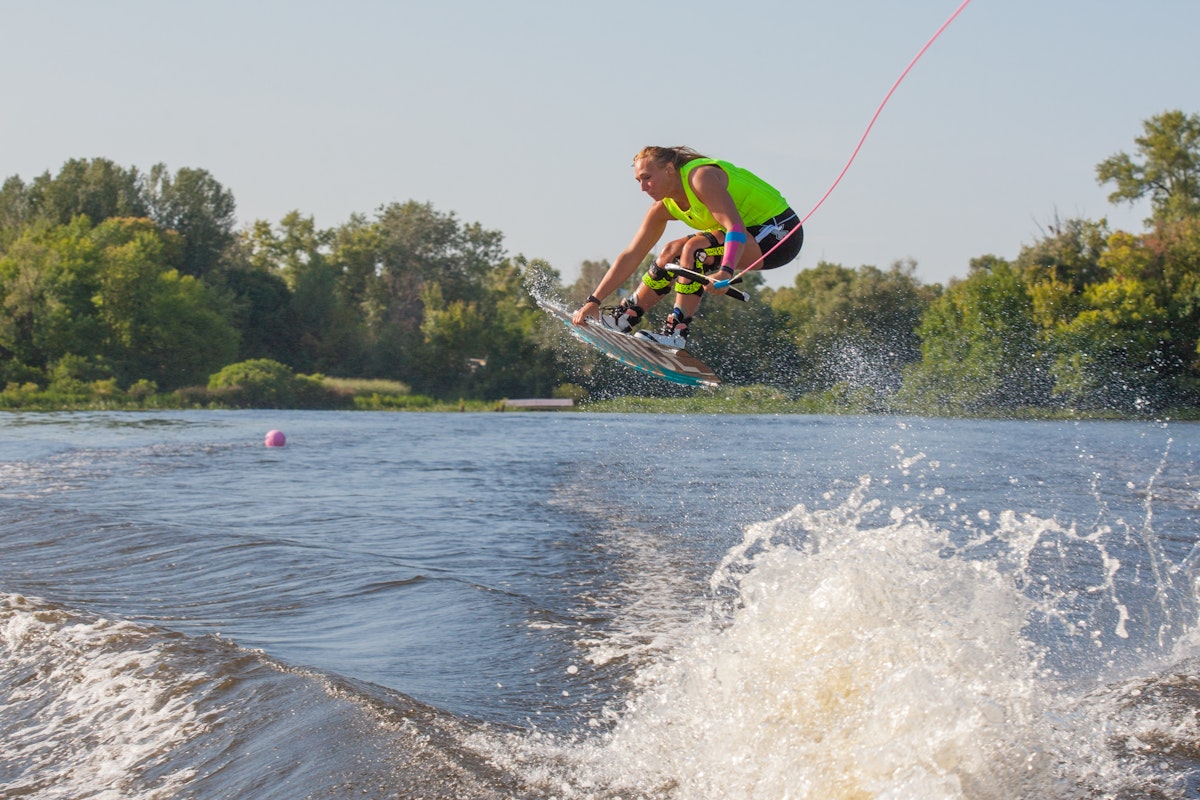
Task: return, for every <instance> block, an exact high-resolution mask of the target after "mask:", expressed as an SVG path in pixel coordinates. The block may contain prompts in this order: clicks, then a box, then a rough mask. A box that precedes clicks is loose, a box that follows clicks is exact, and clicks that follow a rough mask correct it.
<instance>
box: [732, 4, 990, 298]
mask: <svg viewBox="0 0 1200 800" xmlns="http://www.w3.org/2000/svg"><path fill="white" fill-rule="evenodd" d="M970 3H971V0H963V2H962V5H960V6H959V7H958V8H957V9H955V11H954V13H953V14H951V15H950V18H949V19H947V20H946V21H945V22H943V23H942V27H940V28H938V29H937V31H936V32H935V33H934V34H933V36H931V37H929V41H928V42H926V43H925V46H924V47H922V48H921V50H920V52H918V53H917V54H916V55H915V56H913V59H912V61H910V62H908V66H907V67H905V68H904V72H901V73H900V77H899V78H896V82H895V83H893V84H892V88H891V89H889V90H888V93H887V95H886V96H885V97H884V98H883V102H882V103H880V104H879V108H877V109H875V114H874V116H872V117H871V122H870V123H868V125H867V129H866V130H865V131H863V135H862V137H861V138H860V139H859V140H858V145H857V146H856V147H855V148H854V152H853V153H851V154H850V160H848V161H847V162H846V166H844V167H842V171H841V172H840V173H838V176H837V180H835V181H834V182H833V185H831V186H830V187H829V189H828V190H826V192H825V194H823V195H821V199H820V200H818V201H817V204H816V205H815V206H813V207H812V209H811V210H810V211H809V212H808V213H807V214H805V215H804V218H803V219H802V220H800V224H799V225H797V226H796V227H795V228H792V229H791V230H790V231H788V234H787V236H784V237H783V238H782V239H780V240H779V241H778V242H776V243H775V247H772V248H771V249H770V250H768V251H767V252H765V253H763V254H762V255H761V256H759V258H758V260H757V261H755V262H754V263H752V264H751V265H750V266H748V267H746V268H745V269H744V270H742V271H741V272H739V273H738V274H737V275H735V276H734V277H732V278H730V279H729V280H727V281H716V282H715V283H714V284H713V286H714V287H716V288H718V289H723V288H725V287H726V286H728V285H729V284H731V283H733V282H734V281H736V280H737V279H738V278H741V277H742V276H743V275H745V274H746V273H747V272H749V271H750V270H752V269H754V268H755V267H757V266H758V265H759V264H761V263H762V262H763V259H764V258H766V257H767V256H768V255H770V254H771V253H773V252H774V251H775V248H776V247H779V246H780V245H781V244H783V243H784V242H786V241H787V240H788V238H789V237H791V235H792V234H793V233H795V232H796V231H798V230H800V229H801V228H802V227H803V226H804V223H806V222H808V218H809V217H811V216H812V215H813V214H814V213H815V212H816V210H817V209H818V208H820V207H821V204H822V203H824V202H825V199H826V198H827V197H829V195H831V194H833V190H834V189H836V188H837V185H838V184H839V183H841V182H842V178H843V177H845V175H846V172H847V171H848V170H849V169H850V165H851V164H853V163H854V159H855V158H856V157H857V156H858V151H859V150H861V149H862V146H863V142H865V141H866V140H867V134H869V133H870V132H871V128H873V127H875V120H877V119H879V115H880V113H881V112H882V111H883V107H884V106H886V105H887V102H888V100H891V99H892V95H893V94H894V93H895V91H896V88H897V87H898V86H899V85H900V82H901V81H902V80H904V78H905V76H906V75H908V73H909V71H911V70H912V68H913V67H914V66H916V63H917V62H918V61H920V60H921V56H923V55H925V51H926V50H928V49H929V48H930V46H931V45H932V44H933V43H934V42H935V41H937V38H938V37H939V36H941V35H942V31H944V30H946V28H948V27H950V23H951V22H954V20H955V18H956V17H958V15H959V14H961V13H962V11H963V9H965V8H966V7H967V6H968V5H970Z"/></svg>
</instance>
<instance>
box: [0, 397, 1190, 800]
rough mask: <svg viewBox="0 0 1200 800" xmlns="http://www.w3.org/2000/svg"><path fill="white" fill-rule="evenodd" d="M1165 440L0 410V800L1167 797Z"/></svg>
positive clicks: (1137, 431) (1019, 426) (1033, 428)
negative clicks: (281, 435) (275, 435)
mask: <svg viewBox="0 0 1200 800" xmlns="http://www.w3.org/2000/svg"><path fill="white" fill-rule="evenodd" d="M271 429H279V430H282V431H284V432H285V433H286V434H287V437H288V442H287V446H286V447H283V448H267V447H265V446H264V444H263V436H264V434H265V433H266V432H267V431H268V430H271ZM1197 431H1200V428H1197V427H1196V426H1194V425H1190V424H1179V423H1161V422H1160V423H1149V422H1138V423H1132V422H1131V423H1114V422H1088V423H1065V422H1064V423H1048V422H1005V421H964V420H920V419H897V418H858V417H846V418H841V417H805V416H787V417H775V416H733V415H730V416H673V415H617V414H614V415H599V414H587V413H550V414H538V413H515V414H494V413H493V414H416V413H413V414H387V413H378V414H376V413H333V412H322V413H313V412H171V413H139V414H126V413H93V414H39V415H33V414H14V415H5V416H0V508H2V509H3V514H2V515H0V545H2V548H3V549H2V551H0V552H2V553H3V555H2V556H0V644H2V646H3V648H4V651H3V655H4V660H3V667H2V668H0V735H2V737H3V741H4V742H5V748H4V749H3V752H2V753H0V797H44V798H90V797H104V798H225V797H255V798H305V797H312V798H318V797H322V798H324V797H328V798H335V797H349V796H358V797H380V798H383V797H464V798H474V797H479V798H490V797H529V798H548V797H563V798H567V797H579V798H615V797H624V798H630V797H653V798H732V797H738V798H742V797H762V798H774V797H803V798H838V797H845V798H865V797H894V798H907V797H912V798H940V797H945V798H992V797H995V798H1018V797H1019V798H1046V797H1063V798H1073V797H1080V798H1084V797H1086V798H1094V797H1113V798H1126V797H1129V798H1132V797H1197V796H1200V789H1198V787H1200V761H1197V756H1198V755H1200V716H1198V715H1200V705H1198V699H1200V666H1198V664H1197V662H1196V660H1195V659H1196V656H1197V644H1196V637H1195V634H1196V629H1197V626H1196V621H1197V620H1196V616H1197V613H1196V585H1195V577H1196V576H1195V567H1196V561H1197V559H1198V556H1197V555H1196V553H1195V552H1194V549H1193V548H1194V546H1195V544H1196V541H1197V533H1198V525H1197V514H1198V509H1200V470H1198V469H1197V466H1196V451H1197V446H1198V443H1200V437H1198V436H1197Z"/></svg>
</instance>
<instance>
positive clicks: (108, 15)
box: [0, 0, 1200, 286]
mask: <svg viewBox="0 0 1200 800" xmlns="http://www.w3.org/2000/svg"><path fill="white" fill-rule="evenodd" d="M960 4H961V0H822V1H821V2H812V1H811V0H784V1H777V0H757V1H756V2H753V3H736V4H735V3H730V2H724V3H722V2H714V1H713V0H690V1H689V2H660V0H598V1H597V2H574V0H544V1H543V0H508V1H507V2H496V1H495V0H436V2H433V1H432V0H430V1H428V2H408V1H407V0H394V1H393V2H383V1H382V0H376V1H374V2H371V1H369V0H338V2H312V1H309V0H289V2H267V1H262V2H259V1H257V0H205V1H204V2H200V0H194V1H188V2H185V1H184V0H109V1H108V2H100V1H99V0H87V1H86V2H84V1H76V2H67V1H66V0H41V2H38V3H31V2H28V0H19V1H16V0H0V31H2V33H0V36H2V37H3V40H2V41H3V44H2V46H0V71H2V74H3V75H4V76H5V80H4V82H3V84H2V85H0V179H3V178H7V177H10V176H13V175H18V176H20V177H21V178H22V179H23V180H25V181H27V182H28V181H30V180H32V179H33V178H35V177H37V176H38V175H41V174H42V173H45V172H47V171H49V172H51V173H57V171H58V170H59V169H60V168H61V166H62V165H63V163H64V162H66V161H67V160H68V159H71V158H96V157H103V158H108V159H111V160H113V161H114V162H116V163H118V164H120V165H122V166H126V167H130V166H132V167H137V168H138V169H139V170H142V171H146V170H148V169H149V168H150V167H151V166H153V165H154V164H156V163H164V164H166V165H167V166H168V167H169V168H170V169H171V170H176V169H179V168H181V167H194V168H200V169H205V170H208V171H209V172H210V173H211V174H212V175H213V177H215V178H216V179H217V180H218V181H219V182H220V183H221V184H222V185H223V186H225V187H226V188H227V189H229V190H230V191H231V192H233V195H234V197H235V198H236V200H237V206H238V218H239V222H240V223H241V224H244V225H248V224H250V223H252V222H254V221H255V220H260V219H265V220H269V221H272V222H278V221H279V220H280V219H282V218H283V217H284V216H285V215H286V214H288V213H289V212H291V211H293V210H296V211H299V212H300V213H301V214H303V215H305V216H311V217H313V218H314V219H315V221H316V223H317V225H318V226H320V227H335V226H338V225H341V224H343V223H345V222H346V221H348V220H349V219H350V216H351V215H352V214H364V215H367V216H368V217H370V216H372V215H373V214H374V213H375V212H376V211H378V210H379V209H380V208H381V207H383V206H386V205H388V204H391V203H394V202H406V201H408V200H416V201H418V202H422V203H425V202H428V203H430V204H432V206H433V207H434V208H435V209H436V210H438V211H439V212H442V213H452V214H454V215H455V217H456V218H457V219H458V220H460V221H461V222H464V223H476V222H477V223H479V224H480V225H481V226H482V227H483V228H485V229H487V230H493V231H500V232H501V233H503V235H504V243H505V248H506V250H507V252H508V253H509V254H510V255H514V256H515V255H523V256H525V257H526V258H529V259H534V258H540V259H545V260H546V261H548V262H549V263H550V264H551V265H552V266H553V267H554V268H555V269H557V270H558V271H559V272H560V274H561V275H562V276H563V278H564V281H566V282H571V281H573V280H574V279H575V277H577V276H578V270H579V265H580V264H581V263H582V262H583V261H585V260H600V259H609V260H610V261H611V260H612V259H614V258H615V257H616V255H617V254H618V253H619V252H620V251H621V250H622V249H623V248H624V246H625V245H626V244H628V242H629V240H630V239H631V238H632V236H633V234H634V232H635V230H636V228H637V226H638V224H639V222H640V221H641V218H642V215H643V214H644V213H645V210H646V208H647V207H648V203H649V200H648V198H646V197H645V196H644V195H643V194H641V192H640V191H639V190H638V187H637V184H636V183H635V181H634V179H633V170H632V168H631V161H632V157H633V155H634V153H636V152H637V151H638V150H640V149H641V148H642V147H643V146H644V145H648V144H657V145H678V144H687V145H690V146H692V147H694V148H695V149H697V150H699V151H700V152H703V153H705V154H707V155H710V156H713V157H718V158H722V159H725V160H728V161H732V162H734V163H736V164H738V165H739V166H743V167H746V168H748V169H750V170H752V171H754V172H756V173H758V174H759V175H761V176H762V177H764V178H765V179H767V180H768V181H769V182H770V183H772V184H774V185H775V186H776V187H777V188H779V189H780V190H781V191H782V192H783V193H784V195H785V196H786V197H787V198H788V199H789V201H790V202H791V204H792V206H793V207H794V208H795V209H796V211H797V212H799V214H800V215H801V216H802V217H803V216H805V215H806V214H808V213H809V212H810V211H811V210H812V209H813V208H814V206H816V204H817V203H818V201H819V200H821V198H822V197H823V196H824V195H825V194H826V192H827V191H828V190H829V189H830V187H831V186H833V184H834V182H835V180H836V179H837V177H838V175H839V173H841V172H842V170H843V169H844V168H845V167H846V164H847V163H848V162H850V159H851V155H852V153H853V152H854V150H855V147H856V146H857V145H858V143H859V142H860V140H861V139H862V136H863V134H864V132H865V131H866V130H867V127H868V123H870V121H871V119H872V116H873V115H874V114H875V112H876V110H877V109H878V108H879V105H880V103H881V102H882V101H883V100H884V97H885V96H886V95H887V93H888V91H889V89H891V87H892V86H893V84H894V82H895V81H896V79H897V78H899V76H900V75H901V73H902V72H903V71H904V69H905V67H906V66H908V64H909V63H910V61H911V60H912V59H913V57H914V56H916V55H917V53H918V52H919V51H920V50H921V48H922V47H923V46H924V45H925V43H926V42H927V41H928V40H929V38H930V37H931V36H933V34H934V33H935V31H937V30H938V28H939V27H940V26H941V25H942V24H943V23H944V22H945V21H946V20H947V19H948V18H949V17H950V16H951V14H953V13H954V11H955V10H956V9H957V8H958V7H959V6H960ZM1197 31H1200V2H1197V0H1136V1H1135V0H1126V1H1125V2H1116V0H971V2H970V3H969V4H968V5H967V7H966V8H965V9H964V10H963V11H962V13H961V14H960V15H959V16H958V17H957V18H956V19H955V21H954V22H953V23H952V24H950V26H949V27H948V28H946V30H945V31H944V33H942V34H941V36H940V37H939V38H938V39H937V41H935V42H934V43H933V45H932V46H931V47H930V48H929V50H928V51H927V52H926V53H925V54H924V56H923V57H922V58H921V59H920V60H919V61H918V62H917V63H916V65H915V66H914V67H913V69H912V70H911V71H910V72H909V73H908V75H907V77H905V79H904V81H903V82H902V83H901V84H900V85H899V87H898V88H897V89H896V91H895V93H894V94H893V95H892V96H891V98H890V100H888V102H887V104H886V105H885V106H884V107H883V110H882V112H881V113H880V114H879V117H878V119H877V121H876V122H875V124H874V126H873V127H872V128H871V129H870V132H869V134H868V135H867V137H866V139H865V141H863V142H862V148H861V150H859V151H858V154H857V156H856V157H854V159H853V161H852V163H850V166H849V169H848V170H846V172H845V175H844V177H843V178H842V180H841V182H840V183H838V184H837V186H836V187H835V188H834V189H833V191H832V193H830V194H829V195H828V197H827V199H825V200H824V202H823V203H821V204H820V206H819V207H818V208H816V210H815V211H814V212H813V213H812V215H811V216H810V217H809V220H808V224H807V225H806V227H805V245H804V250H803V252H802V253H801V255H800V257H799V258H798V259H797V260H796V261H794V262H793V263H792V264H789V265H788V266H786V267H782V268H780V269H777V270H774V271H772V272H770V273H767V275H768V285H772V286H790V285H792V283H793V282H794V280H795V276H796V275H797V273H798V272H799V271H801V270H804V269H809V268H812V267H815V266H816V265H817V264H818V263H819V262H821V261H830V262H834V263H838V264H841V265H843V266H846V267H851V268H855V267H859V266H862V265H873V266H877V267H879V268H881V269H886V268H888V267H889V266H891V264H893V263H894V262H896V261H898V260H907V259H911V260H913V261H914V262H915V263H916V276H917V277H918V278H919V279H920V280H922V281H923V282H926V283H945V282H947V281H948V280H950V279H951V278H953V277H965V276H966V274H967V272H968V270H969V265H970V260H971V259H972V258H975V257H978V256H981V255H996V256H1000V257H1003V258H1015V257H1016V256H1017V254H1018V253H1019V252H1020V249H1021V247H1022V246H1023V245H1026V244H1031V243H1033V242H1035V241H1037V240H1038V239H1039V238H1040V237H1041V236H1042V235H1044V234H1045V232H1046V230H1047V228H1048V227H1049V226H1050V225H1053V223H1054V221H1055V220H1056V219H1059V220H1065V219H1071V218H1076V217H1082V218H1087V219H1100V218H1107V219H1108V220H1109V224H1110V226H1112V227H1114V228H1120V229H1124V230H1129V231H1132V232H1140V231H1141V230H1142V229H1143V223H1142V220H1143V219H1144V218H1145V217H1147V216H1148V215H1149V208H1148V206H1146V205H1144V204H1135V205H1129V204H1122V205H1112V204H1110V203H1109V202H1108V200H1107V196H1108V194H1109V192H1110V191H1111V190H1112V187H1111V186H1108V187H1105V186H1101V185H1099V184H1097V182H1096V179H1095V167H1096V165H1097V164H1099V163H1100V162H1101V161H1103V160H1104V159H1106V158H1108V157H1109V156H1111V155H1113V154H1115V153H1118V152H1121V151H1125V152H1128V153H1130V154H1131V155H1135V154H1136V145H1135V142H1134V139H1135V138H1136V137H1137V136H1139V135H1140V134H1141V133H1142V123H1143V122H1144V121H1145V120H1147V119H1149V118H1150V117H1152V116H1154V115H1156V114H1160V113H1162V112H1164V111H1167V110H1173V109H1179V110H1182V111H1184V112H1185V113H1188V114H1195V113H1200V47H1197V46H1196V32H1197ZM685 232H686V229H685V228H683V227H682V223H677V224H675V225H673V226H671V227H670V228H668V234H667V235H668V236H669V237H674V236H679V235H684V233H685Z"/></svg>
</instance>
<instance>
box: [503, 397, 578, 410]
mask: <svg viewBox="0 0 1200 800" xmlns="http://www.w3.org/2000/svg"><path fill="white" fill-rule="evenodd" d="M574 405H575V401H574V400H572V399H571V398H569V397H562V398H559V397H553V398H552V397H547V398H537V399H526V400H505V401H504V407H505V408H524V409H529V410H531V411H557V410H559V409H563V408H571V407H572V406H574Z"/></svg>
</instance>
